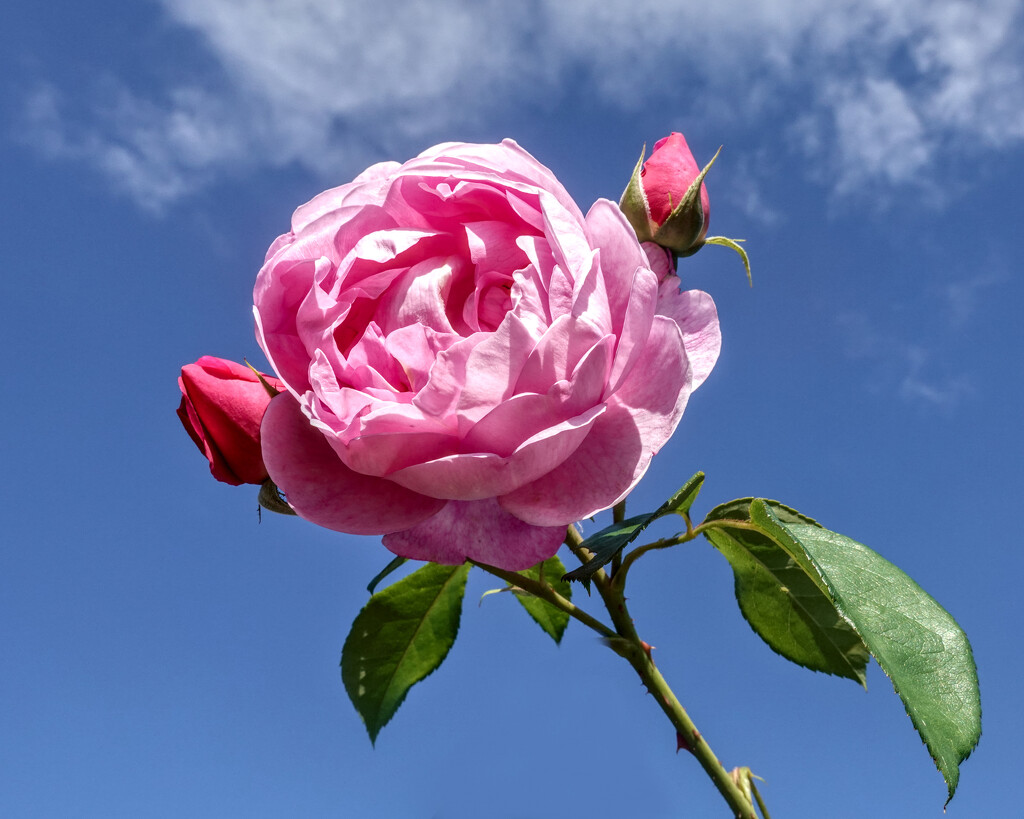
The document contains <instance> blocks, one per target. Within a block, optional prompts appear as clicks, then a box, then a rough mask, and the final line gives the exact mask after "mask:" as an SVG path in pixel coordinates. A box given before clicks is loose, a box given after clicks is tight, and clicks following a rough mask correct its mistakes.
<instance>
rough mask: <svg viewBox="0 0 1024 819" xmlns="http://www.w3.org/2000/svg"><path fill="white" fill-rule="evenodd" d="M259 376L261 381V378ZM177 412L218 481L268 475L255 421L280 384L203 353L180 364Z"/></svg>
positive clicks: (258, 480) (259, 479)
mask: <svg viewBox="0 0 1024 819" xmlns="http://www.w3.org/2000/svg"><path fill="white" fill-rule="evenodd" d="M261 378H262V380H261ZM178 386H179V387H181V395H182V398H181V405H180V406H179V407H178V417H179V418H180V419H181V423H182V424H183V425H184V426H185V431H186V432H188V434H189V435H190V436H191V437H192V440H193V441H195V442H196V446H198V447H199V451H200V452H202V453H203V454H204V455H205V456H206V458H207V460H209V462H210V472H212V473H213V477H215V478H216V479H217V480H218V481H223V482H224V483H230V484H232V485H234V486H238V485H239V484H243V483H254V484H260V483H263V482H264V481H265V480H267V478H268V475H267V468H266V467H265V466H264V465H263V456H262V454H261V452H260V421H262V420H263V413H264V412H265V411H266V409H267V405H268V404H269V403H270V399H271V397H272V396H271V392H270V391H269V390H268V387H269V388H270V390H276V391H281V390H283V389H284V385H283V384H282V383H281V382H280V381H278V380H277V379H276V378H274V377H273V376H269V375H263V376H260V375H258V374H257V373H256V372H255V371H253V370H252V369H250V368H249V367H247V366H245V365H244V364H237V363H235V362H234V361H225V360H224V359H223V358H214V357H213V356H209V355H206V356H203V357H202V358H200V359H199V360H198V361H197V362H196V363H195V364H188V365H186V366H184V367H182V368H181V378H179V379H178Z"/></svg>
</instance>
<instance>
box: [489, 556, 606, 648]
mask: <svg viewBox="0 0 1024 819" xmlns="http://www.w3.org/2000/svg"><path fill="white" fill-rule="evenodd" d="M470 563H472V564H473V565H474V566H477V567H478V568H481V569H483V570H484V571H485V572H488V573H490V574H493V575H494V576H495V577H499V578H501V579H502V580H504V581H505V582H506V583H508V584H509V585H510V586H515V587H516V588H519V589H522V590H523V591H528V592H529V593H530V594H532V595H534V596H535V597H539V598H541V599H542V600H546V601H547V602H548V603H550V604H551V605H552V606H554V607H555V608H557V609H561V610H562V611H564V612H565V613H566V614H568V615H569V616H570V617H574V618H575V619H577V620H579V621H580V622H581V623H583V625H585V626H587V628H591V629H593V630H594V631H596V632H597V633H598V634H600V635H601V636H602V637H605V638H613V637H615V636H616V634H615V632H614V631H612V630H611V629H610V628H608V626H606V625H605V624H604V623H602V622H601V621H600V620H597V619H595V618H594V617H591V616H590V615H589V614H587V612H585V611H583V609H581V608H579V607H577V606H574V605H573V604H572V603H571V602H569V601H568V600H566V599H565V598H564V597H562V595H560V594H559V593H558V592H556V591H555V590H554V589H553V588H551V586H549V585H548V584H547V583H546V582H544V581H542V580H534V579H533V578H532V577H526V576H525V575H522V574H520V573H519V572H510V571H506V570H505V569H499V568H498V567H497V566H488V565H487V564H486V563H478V562H477V561H475V560H471V561H470Z"/></svg>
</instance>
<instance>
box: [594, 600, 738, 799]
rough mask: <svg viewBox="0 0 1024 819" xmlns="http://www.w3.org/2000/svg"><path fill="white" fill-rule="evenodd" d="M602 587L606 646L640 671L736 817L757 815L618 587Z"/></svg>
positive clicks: (660, 706) (680, 736)
mask: <svg viewBox="0 0 1024 819" xmlns="http://www.w3.org/2000/svg"><path fill="white" fill-rule="evenodd" d="M605 587H606V588H605V589H604V591H603V592H602V597H603V598H604V602H605V606H606V608H607V609H608V613H609V614H610V615H611V618H612V622H613V623H614V624H615V629H616V631H617V632H618V634H619V638H618V639H617V640H614V641H611V640H610V641H609V646H610V647H611V649H612V650H613V651H615V652H616V653H617V654H619V655H620V656H622V657H624V658H625V659H626V660H627V661H628V662H629V664H630V665H632V666H633V668H634V670H635V671H636V673H637V674H639V675H640V679H641V680H643V682H644V685H646V686H647V690H648V691H650V692H651V695H652V696H653V697H654V700H655V702H657V703H658V707H659V708H661V710H662V711H663V712H664V713H665V716H667V717H668V719H669V722H671V723H672V725H673V726H674V727H675V729H676V732H677V733H678V736H679V738H680V739H681V740H682V741H683V742H684V743H685V745H686V747H687V748H688V749H689V750H690V752H691V753H692V754H693V755H694V756H695V757H696V758H697V761H698V762H699V763H700V766H701V767H702V768H703V769H704V772H705V773H707V775H708V776H709V777H710V778H711V781H712V782H713V783H714V785H715V787H716V788H717V789H718V792H719V793H720V794H722V797H723V798H724V799H725V801H726V802H727V803H728V804H729V807H730V808H731V809H732V811H733V814H734V815H735V816H736V817H737V819H757V813H756V811H755V810H754V806H753V805H752V804H751V803H750V802H749V800H748V799H747V797H746V796H745V795H744V794H743V791H741V790H740V788H739V786H738V785H737V784H736V783H735V782H734V781H733V779H732V777H731V776H730V775H729V772H728V771H726V770H725V768H724V767H723V766H722V763H721V762H720V761H719V760H718V757H717V756H716V755H715V752H714V751H712V750H711V746H710V745H708V743H707V741H706V740H705V739H704V737H703V736H702V735H701V733H700V731H698V730H697V726H696V725H694V724H693V720H691V719H690V715H689V714H687V713H686V709H685V708H683V706H682V704H681V703H680V702H679V700H678V698H677V697H676V695H675V693H674V692H673V691H672V688H671V687H670V686H669V684H668V682H667V681H666V680H665V678H664V677H663V676H661V672H660V671H658V669H657V667H656V666H655V665H654V660H653V659H652V658H651V648H650V646H649V645H648V644H647V643H645V642H643V641H642V640H641V639H640V636H639V635H638V634H637V632H636V628H635V627H634V625H633V620H632V618H631V617H630V616H629V611H628V609H627V608H626V600H625V597H624V596H623V595H622V592H621V590H620V589H619V588H618V587H617V584H616V588H609V584H607V583H605ZM598 588H599V589H600V588H601V587H600V586H598Z"/></svg>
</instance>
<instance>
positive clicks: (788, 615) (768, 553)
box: [704, 498, 869, 685]
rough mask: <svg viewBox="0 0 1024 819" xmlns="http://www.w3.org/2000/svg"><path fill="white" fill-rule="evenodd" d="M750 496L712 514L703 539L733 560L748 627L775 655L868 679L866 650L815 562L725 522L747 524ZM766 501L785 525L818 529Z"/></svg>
mask: <svg viewBox="0 0 1024 819" xmlns="http://www.w3.org/2000/svg"><path fill="white" fill-rule="evenodd" d="M752 500H753V499H752V498H741V499H740V500H735V501H730V502H729V503H725V504H722V505H721V506H717V507H715V508H714V509H712V510H711V511H710V512H709V513H708V516H707V518H706V519H705V523H707V522H709V521H721V522H722V526H721V527H720V528H719V527H716V528H713V529H706V530H705V531H704V534H705V536H706V537H707V539H708V540H710V541H711V543H712V544H713V545H714V546H715V548H717V549H718V551H719V552H721V553H722V555H723V556H724V557H725V558H726V560H728V561H729V565H730V566H732V570H733V574H734V575H735V580H736V585H735V589H736V601H737V602H738V603H739V606H740V611H741V612H742V613H743V616H744V617H745V618H746V620H747V622H748V623H749V624H750V627H751V628H752V629H753V630H754V631H755V632H756V633H757V634H758V636H760V637H761V639H762V640H764V641H765V642H766V643H767V644H768V645H769V646H770V647H771V648H772V649H773V650H775V651H777V652H778V653H779V654H781V655H782V656H783V657H785V658H786V659H788V660H791V661H792V662H794V663H797V664H798V665H802V666H804V667H806V668H810V669H812V670H814V671H822V672H825V673H827V674H835V675H837V676H840V677H846V678H848V679H851V680H855V681H856V682H859V683H860V684H861V685H864V684H865V681H866V679H867V678H866V667H867V663H868V659H869V654H868V649H867V647H866V646H865V645H864V643H863V641H862V640H861V638H860V636H859V635H858V634H857V632H856V630H854V628H853V627H852V626H851V625H850V624H849V623H848V622H847V621H846V620H845V619H844V618H843V617H842V616H841V615H840V614H839V612H837V611H836V608H835V606H834V604H833V602H832V598H831V596H830V595H829V593H828V590H827V589H826V588H825V585H824V583H822V582H821V579H820V577H819V576H818V573H817V571H815V569H814V567H813V565H812V564H811V561H810V560H809V559H808V558H807V557H806V555H804V554H803V552H802V550H800V549H790V550H786V549H784V548H783V547H782V546H780V545H779V543H777V542H776V540H774V539H773V538H772V537H771V536H770V535H769V534H767V533H766V532H763V531H754V530H752V529H750V528H749V527H744V526H732V527H730V526H728V521H730V520H735V521H737V522H738V523H740V524H749V523H750V504H751V501H752ZM760 502H761V503H766V504H768V505H769V506H770V508H771V509H772V510H773V511H774V512H775V514H776V515H777V516H778V518H779V519H780V520H785V521H787V522H793V523H801V524H806V525H809V526H812V527H813V526H816V525H817V524H816V523H815V521H813V520H812V519H811V518H808V517H805V516H804V515H801V514H800V513H799V512H797V511H796V510H795V509H790V508H789V507H788V506H783V505H782V504H781V503H777V502H776V501H760Z"/></svg>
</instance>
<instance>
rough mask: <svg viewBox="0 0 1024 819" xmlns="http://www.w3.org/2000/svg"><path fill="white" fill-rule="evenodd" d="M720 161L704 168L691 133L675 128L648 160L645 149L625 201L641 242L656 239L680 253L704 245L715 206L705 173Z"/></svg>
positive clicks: (697, 248)
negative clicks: (687, 135) (693, 147)
mask: <svg viewBox="0 0 1024 819" xmlns="http://www.w3.org/2000/svg"><path fill="white" fill-rule="evenodd" d="M717 156H718V154H717V153H716V154H715V157H717ZM714 161H715V158H712V159H711V162H709V163H708V164H707V166H706V167H705V168H704V169H703V170H701V169H700V168H699V167H698V166H697V162H696V160H694V158H693V154H692V153H690V148H689V146H687V144H686V139H685V137H683V135H682V134H680V133H675V132H673V133H672V134H670V135H669V136H667V137H664V138H663V139H659V140H658V141H657V142H656V143H655V144H654V150H653V151H652V152H651V157H650V159H648V160H647V161H646V162H644V156H643V152H641V154H640V161H639V162H637V163H636V168H635V169H634V170H633V176H632V177H631V178H630V180H629V184H628V185H627V186H626V190H625V191H624V192H623V194H622V199H621V201H620V202H619V207H620V208H622V211H623V213H625V215H626V218H627V219H628V220H629V223H630V224H631V225H632V226H633V229H634V230H635V231H636V235H637V238H638V239H640V241H641V242H655V243H657V244H659V245H661V246H662V247H664V248H667V249H668V250H671V251H672V252H673V253H674V254H676V255H677V256H689V255H691V254H693V253H696V252H697V251H698V250H700V248H701V246H702V245H703V244H704V237H705V236H706V235H707V232H708V218H709V215H710V210H711V208H710V205H709V202H708V192H707V190H706V189H705V187H704V177H705V175H706V174H707V172H708V171H709V170H710V169H711V165H712V164H713V163H714Z"/></svg>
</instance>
